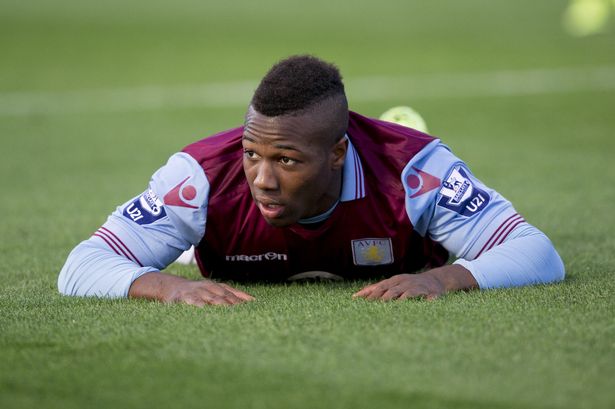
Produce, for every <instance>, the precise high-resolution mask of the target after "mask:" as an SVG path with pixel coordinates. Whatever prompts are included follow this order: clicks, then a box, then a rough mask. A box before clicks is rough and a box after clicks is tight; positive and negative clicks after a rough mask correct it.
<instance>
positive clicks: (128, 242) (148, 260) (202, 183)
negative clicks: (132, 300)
mask: <svg viewBox="0 0 615 409" xmlns="http://www.w3.org/2000/svg"><path fill="white" fill-rule="evenodd" d="M208 197H209V182H208V180H207V177H206V175H205V173H204V171H203V169H202V168H201V166H200V165H199V163H197V162H196V160H195V159H194V158H192V157H191V156H190V155H188V154H186V153H177V154H175V155H173V156H171V158H170V159H169V161H168V162H167V164H166V165H165V166H163V167H162V168H161V169H159V170H158V171H157V172H156V173H154V175H153V176H152V178H151V180H150V183H149V186H148V188H147V189H146V190H145V192H143V193H142V194H141V195H139V196H136V197H134V198H133V199H131V200H129V201H128V202H126V203H124V204H123V205H121V206H119V207H118V208H117V209H116V210H115V211H114V212H113V213H112V214H111V215H110V216H109V218H108V219H107V221H106V222H105V223H104V224H103V225H102V226H101V227H100V228H99V229H98V230H97V231H96V232H95V233H94V235H92V237H90V238H89V239H88V240H85V241H84V242H82V243H81V244H79V245H78V246H77V247H75V249H74V250H73V251H72V252H71V253H70V254H69V256H68V258H67V260H66V263H65V264H64V267H63V268H62V270H61V271H60V274H59V277H58V290H59V291H60V293H62V294H65V295H74V296H99V297H126V296H127V295H128V290H129V289H130V285H131V284H132V282H133V281H134V280H136V279H137V278H139V277H140V276H141V275H143V274H145V273H148V272H153V271H160V270H162V269H164V268H165V267H166V266H168V265H169V264H170V263H172V262H173V261H174V260H175V259H176V258H177V257H178V256H179V255H180V254H181V253H182V252H183V251H184V250H186V249H188V248H190V246H191V245H196V244H198V243H199V242H200V240H201V238H202V237H203V235H204V234H205V225H206V218H207V217H206V216H207V201H208Z"/></svg>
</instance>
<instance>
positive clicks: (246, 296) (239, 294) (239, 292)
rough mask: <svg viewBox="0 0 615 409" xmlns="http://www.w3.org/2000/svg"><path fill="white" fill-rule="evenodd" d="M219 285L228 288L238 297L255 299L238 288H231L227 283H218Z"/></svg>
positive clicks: (249, 299)
mask: <svg viewBox="0 0 615 409" xmlns="http://www.w3.org/2000/svg"><path fill="white" fill-rule="evenodd" d="M220 285H221V286H222V287H224V288H225V289H226V290H228V291H230V292H231V293H233V294H235V296H237V297H238V298H241V299H242V300H244V301H254V300H256V298H254V297H252V296H251V295H250V294H248V293H244V292H243V291H241V290H238V289H236V288H233V287H231V286H230V285H227V284H224V283H220Z"/></svg>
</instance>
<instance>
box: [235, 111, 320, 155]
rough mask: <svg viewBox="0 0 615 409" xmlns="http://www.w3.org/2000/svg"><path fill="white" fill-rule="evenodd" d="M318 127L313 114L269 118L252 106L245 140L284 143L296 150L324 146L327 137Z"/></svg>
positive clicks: (244, 135)
mask: <svg viewBox="0 0 615 409" xmlns="http://www.w3.org/2000/svg"><path fill="white" fill-rule="evenodd" d="M318 125H319V124H318V118H317V115H315V114H314V113H312V112H306V113H303V114H299V115H281V116H277V117H268V116H266V115H263V114H261V113H259V112H257V111H256V110H254V108H252V107H251V106H250V107H249V108H248V112H247V114H246V122H245V125H244V132H243V139H244V140H248V141H250V142H254V143H276V144H277V143H284V145H290V146H293V147H296V148H309V147H314V146H322V145H323V144H324V141H325V140H326V138H325V136H326V135H325V132H324V130H323V129H322V127H321V126H318Z"/></svg>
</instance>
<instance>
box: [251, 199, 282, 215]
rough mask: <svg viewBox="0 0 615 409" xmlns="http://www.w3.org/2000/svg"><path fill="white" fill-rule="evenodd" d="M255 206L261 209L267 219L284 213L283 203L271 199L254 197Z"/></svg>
mask: <svg viewBox="0 0 615 409" xmlns="http://www.w3.org/2000/svg"><path fill="white" fill-rule="evenodd" d="M256 206H257V207H258V209H259V210H260V211H261V214H262V215H263V217H265V218H267V219H276V218H278V217H280V216H281V215H282V213H284V209H285V208H286V207H285V206H284V205H282V204H280V203H277V202H273V201H271V200H259V199H256Z"/></svg>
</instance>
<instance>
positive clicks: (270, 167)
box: [242, 107, 346, 227]
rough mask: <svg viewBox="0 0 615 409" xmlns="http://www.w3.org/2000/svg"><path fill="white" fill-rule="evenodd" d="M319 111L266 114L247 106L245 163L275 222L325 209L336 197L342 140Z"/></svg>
mask: <svg viewBox="0 0 615 409" xmlns="http://www.w3.org/2000/svg"><path fill="white" fill-rule="evenodd" d="M318 118H320V116H319V115H318V111H316V112H308V113H305V114H303V115H298V116H288V115H284V116H278V117H267V116H265V115H262V114H260V113H258V112H257V111H255V110H254V109H253V108H252V107H250V108H249V109H248V113H247V115H246V124H245V127H244V134H243V140H242V144H243V151H244V154H243V169H244V172H245V174H246V178H247V180H248V183H249V185H250V190H251V192H252V197H253V199H254V201H255V203H256V205H257V207H258V208H259V210H260V211H261V214H262V215H263V217H264V218H265V220H266V221H267V222H268V223H269V224H271V225H273V226H277V227H283V226H288V225H290V224H293V223H296V222H297V221H298V220H299V219H303V218H307V217H311V216H316V215H318V214H321V213H324V212H325V211H327V210H328V209H329V208H330V207H331V206H332V205H333V204H334V203H335V201H336V200H338V198H339V194H340V189H341V183H342V173H341V169H342V166H343V163H344V157H345V154H346V142H345V141H344V139H343V138H342V139H341V140H339V141H336V140H335V138H334V137H332V136H331V135H330V133H329V132H327V129H326V128H324V127H323V126H322V118H320V119H321V121H320V122H319V121H318Z"/></svg>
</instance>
